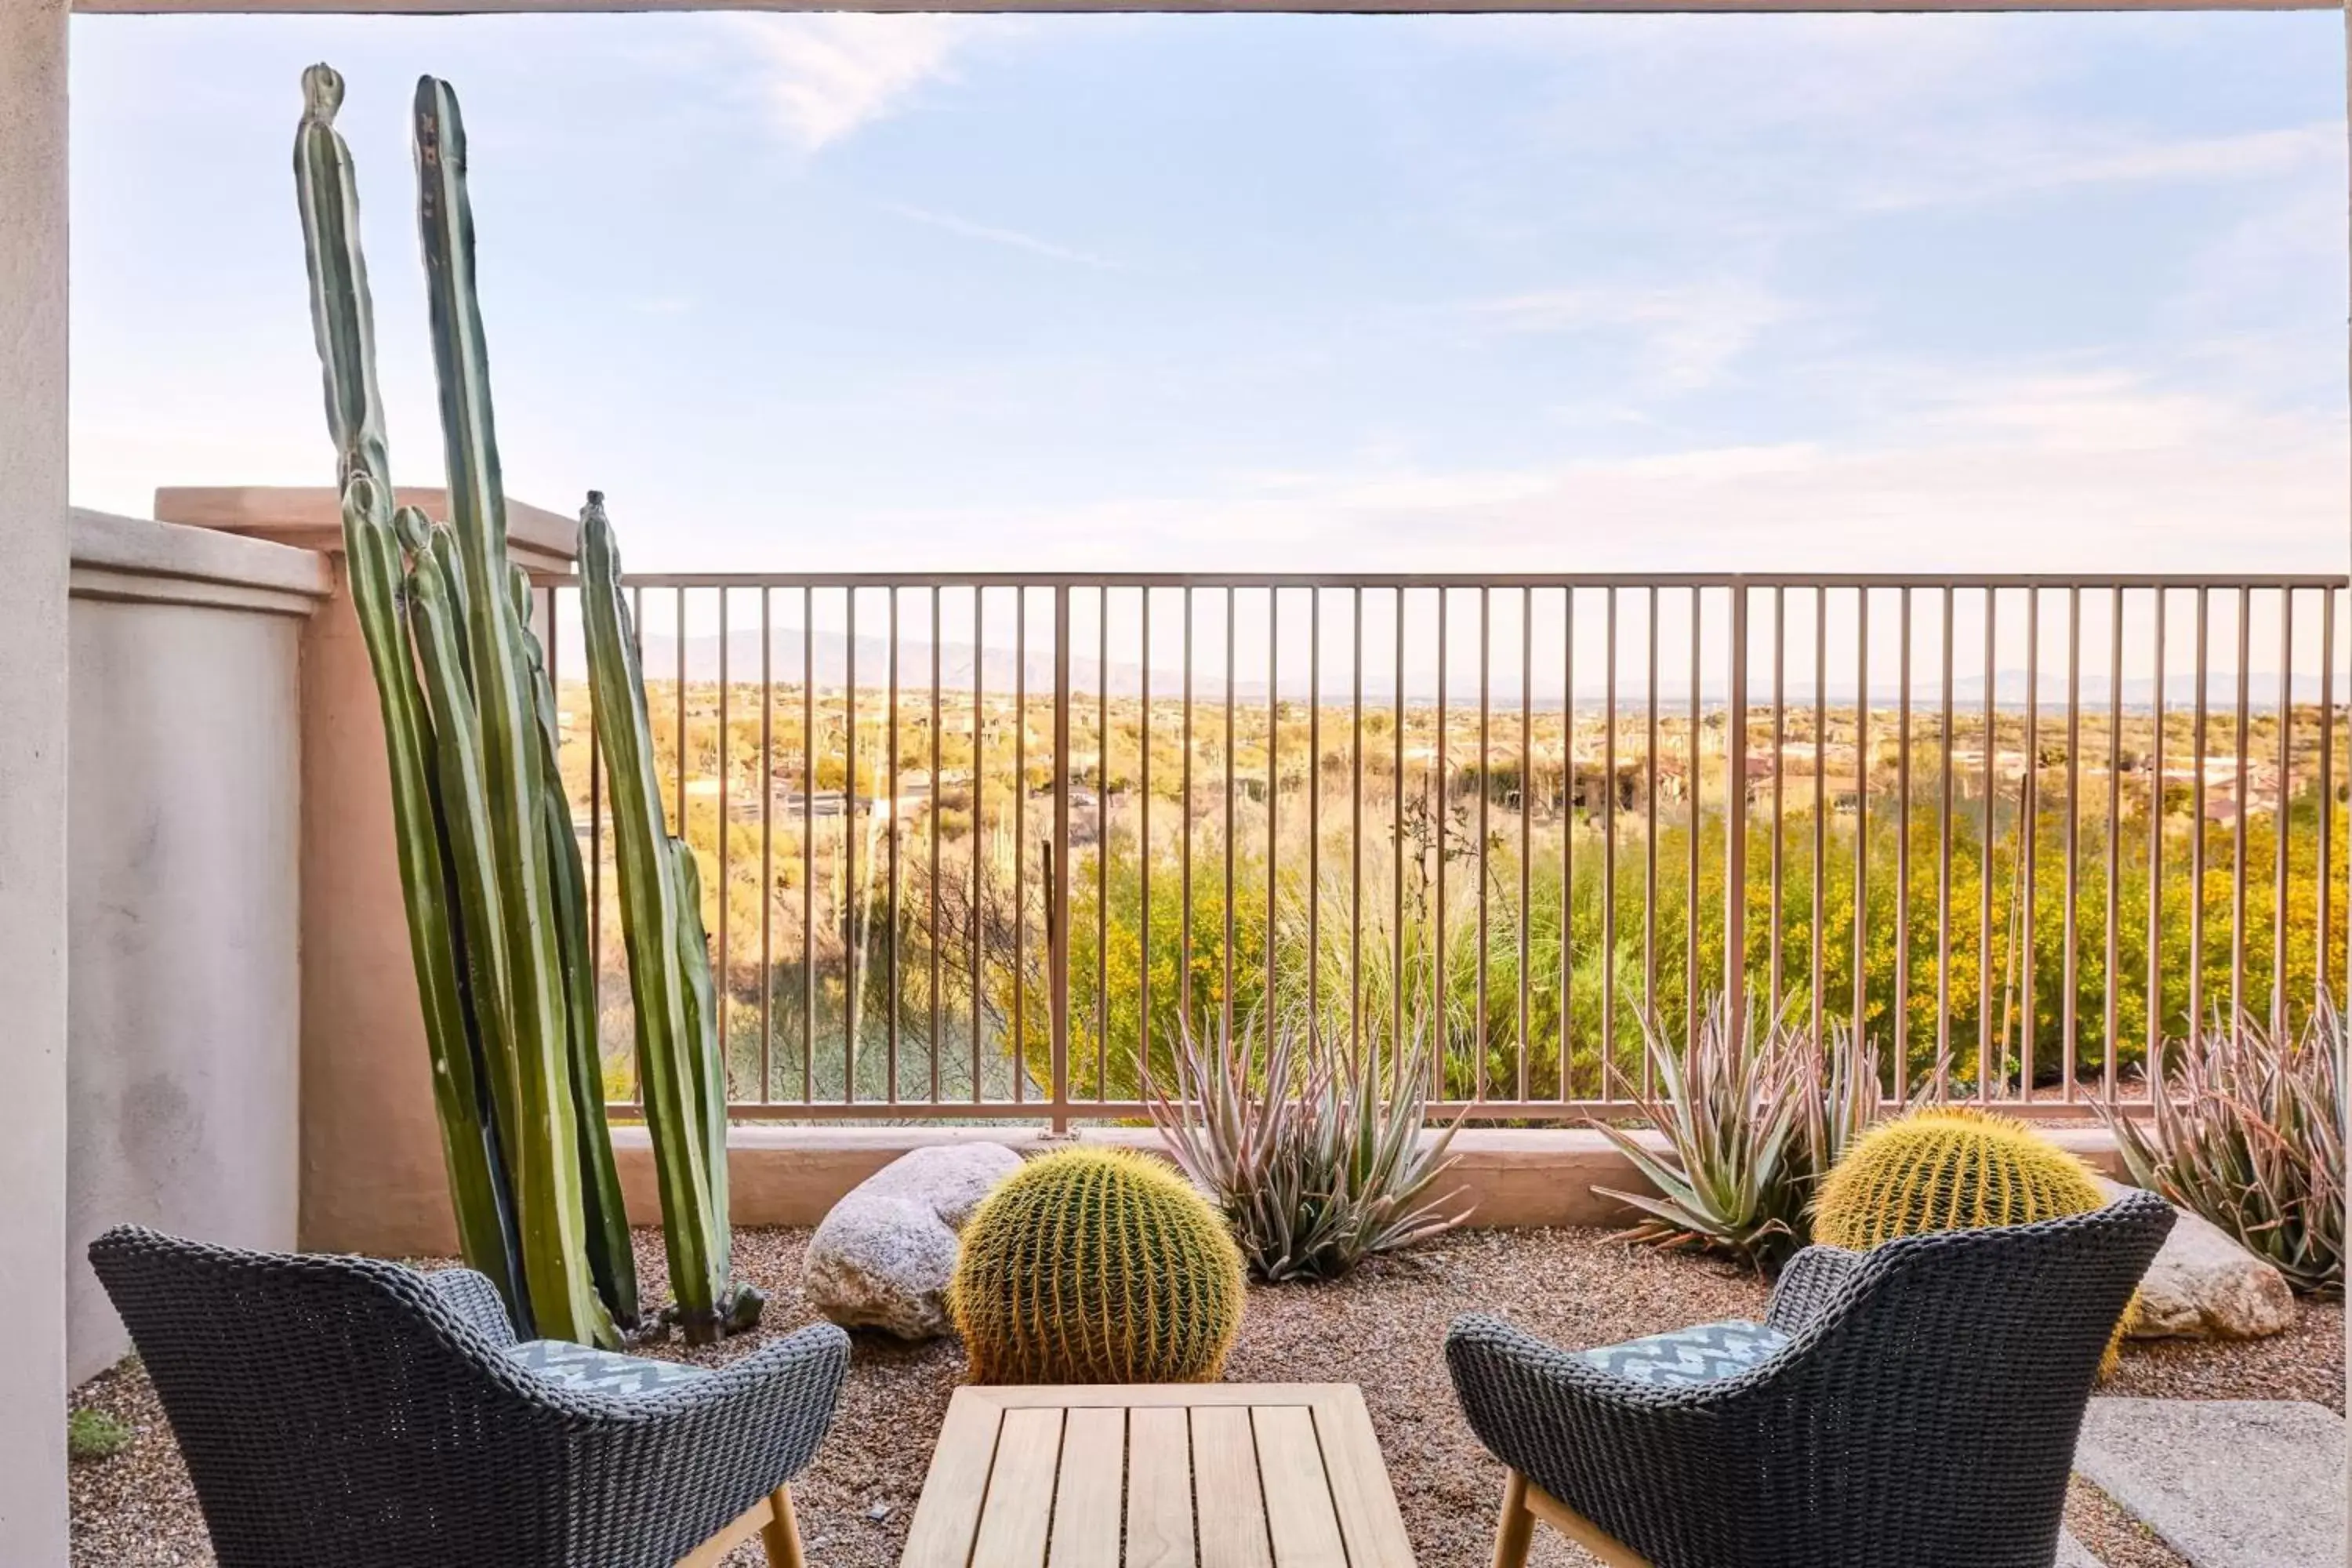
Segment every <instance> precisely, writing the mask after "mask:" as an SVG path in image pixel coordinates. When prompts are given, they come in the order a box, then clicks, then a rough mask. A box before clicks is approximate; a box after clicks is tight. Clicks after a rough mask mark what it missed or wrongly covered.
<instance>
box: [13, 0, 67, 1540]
mask: <svg viewBox="0 0 2352 1568" xmlns="http://www.w3.org/2000/svg"><path fill="white" fill-rule="evenodd" d="M65 698H66V6H65V0H0V980H5V985H6V987H7V997H8V1011H7V1018H6V1026H5V1028H0V1084H5V1086H6V1089H5V1093H0V1192H5V1193H6V1194H8V1201H7V1202H6V1203H5V1205H0V1280H5V1281H6V1282H7V1289H8V1351H7V1353H6V1354H5V1355H0V1558H5V1561H6V1562H7V1563H9V1564H10V1565H11V1568H46V1565H47V1564H51V1563H63V1562H65V1560H66V1485H65V1466H66V1457H65V1381H66V1377H65V1269H64V1268H63V1263H64V1256H65V1185H66V1113H65V1105H66V1055H65V1040H66V972H65V956H66V955H65V941H66V700H65Z"/></svg>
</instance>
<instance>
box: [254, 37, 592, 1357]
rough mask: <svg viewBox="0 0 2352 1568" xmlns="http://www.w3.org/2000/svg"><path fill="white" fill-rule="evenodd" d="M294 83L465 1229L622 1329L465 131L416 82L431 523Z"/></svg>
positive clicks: (342, 454) (349, 521)
mask: <svg viewBox="0 0 2352 1568" xmlns="http://www.w3.org/2000/svg"><path fill="white" fill-rule="evenodd" d="M303 94H304V110H303V116H302V121H301V125H300V128H299V131H298V132H297V133H296V141H295V153H294V164H295V185H296V190H297V192H298V195H299V201H300V206H301V214H302V226H303V237H304V242H305V247H306V250H307V252H308V256H309V261H310V303H311V321H312V325H313V329H314V332H315V335H316V338H317V342H318V348H319V358H320V367H321V370H322V373H323V376H324V386H325V394H326V406H327V420H328V427H329V431H330V433H331V435H332V437H333V438H334V441H335V447H336V455H337V463H338V474H337V477H338V480H339V482H340V485H341V493H342V512H343V529H344V541H345V548H346V560H347V570H348V572H349V575H350V582H351V587H352V602H353V605H354V607H355V609H356V612H357V615H358V618H359V622H360V626H361V632H362V639H363V641H364V643H365V645H366V647H367V650H368V657H369V661H370V664H371V666H372V667H373V670H374V674H375V679H376V690H377V697H378V701H379V706H380V709H381V711H382V714H383V725H384V737H385V747H386V752H387V753H388V756H389V761H390V766H391V773H392V795H393V816H394V836H395V847H396V850H397V853H398V857H399V862H400V869H401V882H402V888H403V893H404V902H405V905H406V910H407V917H408V928H409V946H410V956H411V959H412V961H413V963H414V964H415V972H416V977H417V991H418V996H419V1000H420V1002H421V1004H422V1005H423V1009H424V1014H425V1034H426V1039H427V1042H428V1049H429V1050H430V1052H431V1057H432V1068H433V1083H434V1093H435V1102H436V1109H437V1110H438V1111H439V1114H440V1121H441V1127H442V1138H443V1147H444V1152H445V1155H446V1161H447V1165H448V1172H449V1184H450V1190H451V1195H452V1202H453V1205H454V1207H455V1209H456V1213H457V1228H458V1239H459V1245H460V1247H462V1248H463V1250H464V1253H465V1256H466V1258H467V1262H468V1263H469V1264H471V1265H473V1266H474V1267H476V1268H480V1269H481V1270H482V1271H483V1272H484V1273H486V1274H488V1276H489V1277H490V1278H491V1279H493V1280H494V1281H495V1282H497V1284H498V1285H499V1289H500V1290H501V1291H502V1292H503V1293H504V1295H505V1297H506V1300H507V1302H508V1305H509V1310H510V1311H511V1312H512V1313H513V1315H514V1317H515V1320H516V1322H517V1326H518V1327H519V1328H520V1329H522V1330H524V1331H529V1332H533V1333H536V1334H540V1335H542V1336H547V1337H556V1338H565V1339H574V1340H580V1341H583V1342H590V1343H603V1344H611V1343H615V1342H617V1340H618V1335H617V1333H616V1331H615V1327H614V1325H615V1322H616V1321H618V1322H620V1323H624V1324H626V1323H630V1322H634V1321H635V1318H636V1281H635V1267H634V1263H633V1261H632V1259H631V1255H630V1251H629V1236H628V1229H627V1222H626V1217H625V1215H624V1214H623V1212H622V1210H621V1206H620V1192H619V1182H618V1177H617V1175H616V1174H615V1173H614V1168H613V1152H612V1143H611V1139H610V1135H609V1134H608V1132H607V1131H606V1130H605V1125H604V1110H603V1106H602V1104H601V1103H600V1100H601V1096H599V1095H598V1094H596V1093H594V1092H593V1091H591V1092H583V1084H582V1082H581V1074H582V1072H583V1068H585V1070H586V1071H587V1073H588V1075H589V1078H590V1080H591V1083H592V1084H593V1080H594V1079H595V1078H596V1076H597V1075H596V1074H595V1073H594V1070H593V1069H594V1063H593V1030H594V1022H595V1020H594V1015H593V994H592V990H591V988H590V987H589V986H587V985H584V984H582V981H583V977H584V976H586V975H588V974H590V973H592V971H590V970H589V968H588V967H587V966H588V965H589V964H590V963H591V962H592V959H591V955H590V953H589V952H588V949H587V938H586V931H585V921H584V917H582V918H574V911H575V910H576V909H577V907H578V897H577V895H578V887H579V883H580V877H579V865H578V858H577V857H578V849H577V847H576V845H573V844H572V842H571V836H570V834H569V832H568V830H567V831H565V832H563V833H562V834H561V835H558V834H556V833H555V832H553V831H551V823H550V817H549V813H550V810H551V806H552V807H554V808H557V809H560V808H561V804H562V803H561V792H560V787H559V781H558V780H557V778H556V776H555V774H554V773H553V769H552V731H551V729H549V725H550V724H551V718H552V715H551V696H550V694H549V693H548V691H547V689H546V679H545V675H544V670H543V668H542V666H541V659H540V656H539V650H538V648H537V646H536V644H535V643H534V642H533V640H532V638H531V636H530V628H529V626H528V611H529V594H528V589H527V585H524V584H520V583H519V582H518V578H517V574H516V573H515V570H514V568H513V567H512V565H511V564H510V563H509V561H508V559H507V550H506V512H505V497H504V494H503V491H502V489H501V486H500V483H499V462H498V446H497V437H496V433H495V426H494V424H493V421H492V418H491V412H490V404H489V392H488V355H487V352H486V349H485V345H484V342H483V335H482V330H481V320H480V314H479V311H478V308H477V306H476V304H475V293H474V288H473V225H472V216H471V213H470V210H469V208H468V206H467V199H466V187H465V132H464V127H463V125H462V123H461V121H459V119H458V115H457V100H456V98H455V96H454V95H453V94H451V93H450V92H449V90H448V88H447V86H446V84H445V83H441V82H438V81H436V80H434V79H431V78H426V79H425V80H424V81H422V82H420V83H419V84H418V88H417V96H416V127H415V129H416V150H417V172H418V183H419V187H420V201H419V213H418V216H419V226H420V228H421V229H422V231H423V237H424V241H425V258H426V268H427V273H428V277H429V280H430V283H431V289H430V300H431V305H432V318H433V326H434V334H433V339H434V357H435V363H436V370H437V371H438V372H439V379H440V385H441V411H442V424H443V450H444V457H445V459H446V464H447V469H448V473H449V476H450V482H449V494H450V510H451V519H450V521H449V523H447V524H436V523H433V522H431V521H429V520H427V519H426V518H425V515H424V514H423V513H422V512H421V511H418V510H415V509H414V508H396V507H395V504H394V499H395V498H394V489H393V487H392V481H391V472H390V462H389V458H388V456H387V447H386V440H385V434H384V420H383V403H382V399H381V396H380V394H379V393H378V390H377V385H376V375H375V345H374V321H373V304H372V302H371V300H370V297H369V290H368V283H367V266H366V262H365V260H364V258H363V257H362V253H361V249H360V242H359V200H358V193H357V186H356V182H355V179H354V176H353V170H352V158H351V152H350V149H349V147H348V146H347V145H346V144H345V143H344V142H343V140H342V138H341V135H340V134H339V133H338V132H336V131H335V129H334V118H335V114H336V111H337V110H338V109H339V108H340V107H341V102H342V96H343V86H342V80H341V78H340V77H338V76H337V75H336V74H335V72H333V71H332V70H331V69H330V68H327V67H325V66H314V67H312V68H310V70H309V71H307V72H305V73H304V77H303ZM565 816H566V823H567V829H568V813H567V814H565ZM567 857H568V858H567ZM567 889H569V901H567ZM583 1051H584V1052H585V1053H586V1057H585V1060H584V1061H583Z"/></svg>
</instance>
